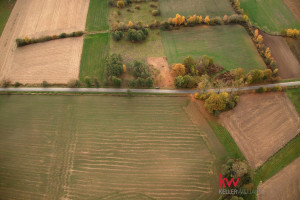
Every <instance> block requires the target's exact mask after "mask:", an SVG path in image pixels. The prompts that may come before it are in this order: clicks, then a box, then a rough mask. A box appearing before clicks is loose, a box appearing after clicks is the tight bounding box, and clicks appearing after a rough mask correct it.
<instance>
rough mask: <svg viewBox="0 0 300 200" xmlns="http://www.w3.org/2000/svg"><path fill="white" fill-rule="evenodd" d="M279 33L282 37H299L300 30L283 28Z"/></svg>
mask: <svg viewBox="0 0 300 200" xmlns="http://www.w3.org/2000/svg"><path fill="white" fill-rule="evenodd" d="M281 35H282V36H283V37H292V38H299V37H300V30H297V29H291V28H289V29H283V30H282V31H281Z"/></svg>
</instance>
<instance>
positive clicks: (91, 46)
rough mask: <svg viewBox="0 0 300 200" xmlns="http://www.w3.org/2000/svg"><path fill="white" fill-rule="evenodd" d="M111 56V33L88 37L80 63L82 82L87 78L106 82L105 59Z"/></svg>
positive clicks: (85, 40)
mask: <svg viewBox="0 0 300 200" xmlns="http://www.w3.org/2000/svg"><path fill="white" fill-rule="evenodd" d="M108 54H109V33H101V34H94V35H86V36H85V38H84V44H83V49H82V56H81V63H80V74H79V79H80V81H82V82H83V81H84V78H85V77H86V76H89V77H90V78H98V79H99V81H100V83H101V86H103V82H104V65H105V57H106V56H107V55H108Z"/></svg>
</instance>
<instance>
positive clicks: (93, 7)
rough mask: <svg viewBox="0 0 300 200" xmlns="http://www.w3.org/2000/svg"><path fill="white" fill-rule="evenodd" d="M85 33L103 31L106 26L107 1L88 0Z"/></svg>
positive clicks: (106, 28) (107, 27)
mask: <svg viewBox="0 0 300 200" xmlns="http://www.w3.org/2000/svg"><path fill="white" fill-rule="evenodd" d="M85 27H86V30H87V31H105V30H108V29H109V26H108V0H100V1H99V0H90V5H89V11H88V15H87V19H86V26H85Z"/></svg>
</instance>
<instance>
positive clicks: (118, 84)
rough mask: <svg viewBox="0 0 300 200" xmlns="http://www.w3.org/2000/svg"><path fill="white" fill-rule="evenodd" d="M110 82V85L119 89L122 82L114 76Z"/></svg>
mask: <svg viewBox="0 0 300 200" xmlns="http://www.w3.org/2000/svg"><path fill="white" fill-rule="evenodd" d="M111 81H112V85H113V86H115V87H121V85H122V80H121V79H120V78H117V77H115V76H112V78H111Z"/></svg>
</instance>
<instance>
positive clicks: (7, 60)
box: [0, 0, 89, 83]
mask: <svg viewBox="0 0 300 200" xmlns="http://www.w3.org/2000/svg"><path fill="white" fill-rule="evenodd" d="M88 5H89V0H81V1H77V0H69V1H68V0H31V1H26V0H18V1H17V3H16V5H15V7H14V9H13V11H12V13H11V15H10V17H9V20H8V22H7V24H6V27H5V29H4V31H3V33H2V36H1V38H0V80H1V79H10V80H12V81H19V82H21V83H40V82H41V81H43V80H46V81H49V82H51V83H67V82H68V81H69V80H70V78H78V74H79V65H80V56H81V50H82V45H83V39H82V38H72V39H63V40H57V41H51V42H46V43H41V44H35V45H30V46H28V47H22V48H17V47H16V42H15V40H16V38H20V37H25V36H28V37H40V36H45V35H53V34H60V33H62V32H66V33H69V32H73V31H79V30H84V28H85V21H86V16H87V11H88Z"/></svg>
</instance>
